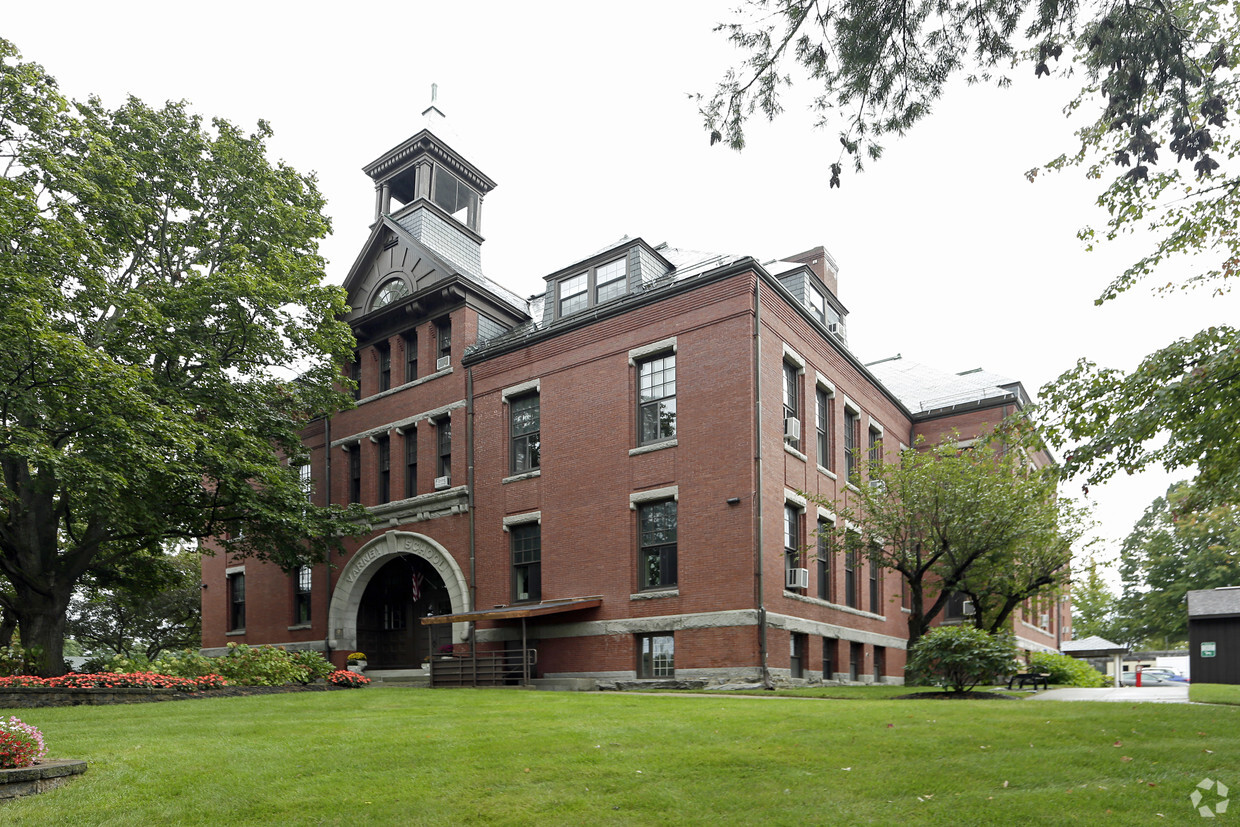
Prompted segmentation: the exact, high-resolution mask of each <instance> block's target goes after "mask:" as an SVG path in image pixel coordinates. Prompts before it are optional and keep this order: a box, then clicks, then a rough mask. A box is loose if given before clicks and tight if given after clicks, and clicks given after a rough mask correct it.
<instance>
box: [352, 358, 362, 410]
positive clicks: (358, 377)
mask: <svg viewBox="0 0 1240 827" xmlns="http://www.w3.org/2000/svg"><path fill="white" fill-rule="evenodd" d="M349 381H350V382H352V383H353V399H354V400H355V401H356V400H358V399H361V398H362V362H361V359H359V358H358V355H357V354H356V353H354V354H353V361H352V362H350V363H349Z"/></svg>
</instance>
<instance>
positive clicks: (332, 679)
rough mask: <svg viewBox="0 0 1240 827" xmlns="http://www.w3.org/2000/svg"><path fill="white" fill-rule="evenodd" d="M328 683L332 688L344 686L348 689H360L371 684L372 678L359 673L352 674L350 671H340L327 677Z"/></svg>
mask: <svg viewBox="0 0 1240 827" xmlns="http://www.w3.org/2000/svg"><path fill="white" fill-rule="evenodd" d="M327 682H328V683H329V684H331V685H332V686H343V687H345V688H348V689H360V688H361V687H363V686H365V685H366V684H368V683H370V678H368V677H366V676H365V675H363V674H361V673H359V672H350V671H349V670H348V669H338V670H337V671H335V672H332V673H331V674H330V675H328V676H327Z"/></svg>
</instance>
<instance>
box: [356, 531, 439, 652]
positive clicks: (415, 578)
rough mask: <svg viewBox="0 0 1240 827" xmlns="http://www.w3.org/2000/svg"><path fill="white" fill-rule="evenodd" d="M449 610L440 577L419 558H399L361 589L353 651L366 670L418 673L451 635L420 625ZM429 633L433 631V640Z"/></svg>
mask: <svg viewBox="0 0 1240 827" xmlns="http://www.w3.org/2000/svg"><path fill="white" fill-rule="evenodd" d="M450 610H451V602H450V600H449V598H448V590H447V589H446V588H445V587H444V583H443V579H442V578H440V576H439V574H438V573H437V572H436V571H435V570H434V569H433V568H432V567H431V566H430V564H429V563H427V562H426V561H425V560H423V559H422V558H421V557H418V556H416V555H412V554H405V555H401V556H400V557H397V558H395V559H393V560H391V561H390V562H388V563H387V564H386V565H384V566H383V567H382V568H380V569H379V570H378V571H377V572H375V574H374V576H373V577H371V579H370V582H369V583H367V584H366V590H365V591H364V592H363V593H362V600H361V604H360V605H359V606H358V610H357V645H358V649H360V650H361V651H362V652H364V653H366V657H367V659H368V661H369V665H370V667H371V668H375V669H414V668H417V667H418V666H420V665H421V664H422V660H423V659H424V658H426V657H427V656H428V655H430V654H431V653H432V652H433V650H434V649H436V648H438V647H439V646H440V645H442V643H444V642H447V641H449V640H450V638H451V635H452V627H451V626H431V627H425V626H422V625H421V623H419V622H418V621H419V619H420V618H423V617H426V616H427V615H428V614H445V613H447V612H448V611H450ZM428 628H430V629H433V630H435V632H434V635H435V637H434V638H431V637H430V636H428V634H427V629H428ZM441 637H442V638H444V640H443V641H441V640H440V638H441Z"/></svg>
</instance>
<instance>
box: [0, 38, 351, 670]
mask: <svg viewBox="0 0 1240 827" xmlns="http://www.w3.org/2000/svg"><path fill="white" fill-rule="evenodd" d="M270 134H271V132H270V129H269V128H268V126H267V125H266V124H265V123H263V122H260V123H259V124H258V127H257V129H256V130H255V131H254V132H253V133H252V134H246V133H244V132H243V131H242V130H240V129H239V128H237V127H236V126H234V125H233V124H231V123H229V122H227V121H224V120H220V119H216V120H213V121H212V122H211V123H210V125H207V124H204V123H203V121H202V119H201V118H200V117H198V116H196V115H193V114H191V113H190V112H189V111H188V110H187V107H186V106H185V105H184V104H183V103H167V104H165V105H164V106H162V107H159V108H152V107H150V106H147V105H146V104H144V103H142V102H141V101H139V100H136V99H133V98H130V99H129V100H128V101H126V102H125V103H124V104H123V105H121V106H120V107H119V108H117V109H109V108H108V107H106V106H105V105H104V104H103V103H102V102H101V101H99V100H97V99H94V98H92V99H90V100H87V101H83V102H76V103H70V102H68V101H67V100H65V99H64V97H63V96H62V95H61V94H60V93H59V91H58V90H57V87H56V83H55V81H54V79H53V78H51V77H50V76H49V75H48V74H46V73H45V72H44V71H43V69H42V68H41V67H40V66H38V65H36V64H33V63H28V62H23V61H22V58H21V55H20V54H19V53H18V52H17V50H16V49H15V48H14V47H13V46H12V44H10V43H8V42H7V41H3V40H0V171H2V172H3V174H2V175H0V295H3V296H4V301H3V303H0V342H2V343H3V348H2V349H0V471H2V475H0V576H2V579H0V608H3V609H4V610H5V611H6V612H7V613H9V614H11V615H12V616H13V617H15V618H16V620H17V623H18V626H19V630H20V634H21V639H22V642H23V644H25V645H27V646H31V645H33V646H39V647H40V648H41V649H42V650H43V652H44V653H45V655H46V657H47V664H46V671H48V672H49V673H56V672H59V671H60V670H61V669H62V668H63V666H62V659H61V651H62V641H63V638H64V631H65V611H66V608H67V606H68V604H69V600H70V596H71V595H72V594H73V591H74V588H75V586H76V585H77V584H78V583H79V582H80V580H81V579H82V577H83V576H84V575H86V574H87V573H89V572H91V571H98V570H107V569H115V568H116V567H117V566H118V565H119V563H120V562H121V561H123V560H124V559H125V558H127V557H130V556H132V555H137V554H151V553H154V552H155V551H157V550H158V549H160V548H162V547H163V546H164V545H165V544H166V543H167V542H168V541H193V540H195V539H196V538H201V537H210V536H229V537H233V538H237V539H233V540H230V541H229V544H228V545H229V552H230V553H233V554H236V555H243V556H244V555H250V556H254V557H257V558H260V559H265V560H270V561H273V562H275V563H278V564H280V565H283V566H288V567H291V566H293V565H296V564H297V563H298V562H300V561H303V560H312V559H323V558H324V557H325V556H326V555H327V554H328V553H329V551H330V550H331V549H333V548H336V547H338V545H339V537H340V535H341V534H342V533H347V532H348V531H350V529H351V524H350V523H349V522H348V521H347V519H346V516H347V515H346V514H345V513H344V512H340V511H338V510H328V509H320V508H312V507H308V506H307V503H306V500H305V495H304V493H303V490H302V488H301V485H300V483H299V479H298V474H297V470H296V468H294V467H292V466H295V465H297V464H298V463H300V462H301V461H302V458H303V457H304V449H303V448H302V446H301V441H300V439H299V438H298V433H297V430H298V428H299V427H300V426H301V425H302V424H304V423H305V422H306V420H307V418H308V417H309V416H311V415H317V414H323V413H326V412H330V411H332V410H335V409H337V408H338V407H340V406H342V405H345V404H348V401H347V399H346V398H345V397H344V395H343V394H341V392H340V390H339V388H338V379H339V376H340V374H339V371H338V369H337V367H336V366H337V365H338V364H341V363H343V362H344V361H346V360H347V358H348V353H349V348H350V346H351V344H352V343H351V336H350V334H349V331H348V328H347V327H346V326H345V325H344V324H342V323H341V322H340V321H339V320H338V316H339V314H340V313H341V312H342V311H343V310H344V299H343V295H342V293H341V291H340V290H339V289H338V288H334V287H328V286H325V285H323V284H322V278H323V260H322V258H321V257H320V256H319V254H318V247H317V242H318V239H320V238H321V237H323V236H324V234H325V233H326V232H327V231H328V228H329V227H328V222H327V220H326V219H325V218H324V216H323V213H322V208H323V199H322V196H321V195H320V194H319V192H318V190H317V188H316V187H315V182H314V179H313V177H311V176H307V175H302V174H300V173H298V172H296V171H295V170H293V169H291V168H289V167H287V166H286V165H284V164H282V163H277V164H273V163H271V162H269V161H268V160H267V157H266V147H265V141H266V139H267V138H268V137H269V136H270ZM294 377H295V378H294Z"/></svg>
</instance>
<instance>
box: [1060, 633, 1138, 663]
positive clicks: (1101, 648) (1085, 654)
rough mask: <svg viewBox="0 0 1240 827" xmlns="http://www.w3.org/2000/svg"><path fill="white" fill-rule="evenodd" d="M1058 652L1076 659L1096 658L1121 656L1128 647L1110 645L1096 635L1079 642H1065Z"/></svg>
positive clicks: (1109, 642)
mask: <svg viewBox="0 0 1240 827" xmlns="http://www.w3.org/2000/svg"><path fill="white" fill-rule="evenodd" d="M1059 651H1061V652H1063V653H1064V654H1065V655H1072V656H1073V657H1076V658H1098V657H1102V656H1103V655H1122V654H1124V653H1125V652H1127V651H1128V647H1127V646H1122V645H1120V644H1118V643H1112V642H1111V641H1109V640H1107V639H1106V638H1104V637H1099V636H1098V635H1090V636H1089V637H1086V638H1081V639H1080V640H1065V641H1064V642H1063V643H1061V644H1060V645H1059Z"/></svg>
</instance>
